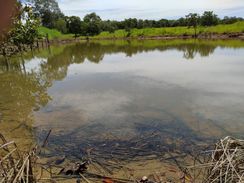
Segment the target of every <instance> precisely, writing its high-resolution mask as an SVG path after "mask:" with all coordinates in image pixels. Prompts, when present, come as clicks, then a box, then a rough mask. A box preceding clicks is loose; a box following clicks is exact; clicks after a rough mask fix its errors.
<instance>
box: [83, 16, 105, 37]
mask: <svg viewBox="0 0 244 183" xmlns="http://www.w3.org/2000/svg"><path fill="white" fill-rule="evenodd" d="M83 21H84V23H85V24H86V34H87V35H88V36H94V35H97V34H99V33H100V32H101V31H102V19H101V18H100V17H99V16H98V15H96V13H91V14H88V15H86V16H85V17H84V19H83Z"/></svg>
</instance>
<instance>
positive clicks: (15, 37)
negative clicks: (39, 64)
mask: <svg viewBox="0 0 244 183" xmlns="http://www.w3.org/2000/svg"><path fill="white" fill-rule="evenodd" d="M39 26H40V22H39V20H38V19H36V18H35V16H34V14H33V11H32V9H31V8H30V7H28V6H25V7H21V6H20V7H19V14H18V15H17V16H16V17H15V18H14V20H13V25H12V28H11V29H10V31H9V32H7V35H6V37H5V39H4V40H3V41H2V42H1V45H0V53H1V54H2V55H4V56H11V55H12V54H16V53H18V52H21V53H22V51H25V50H26V48H27V47H30V48H31V49H32V47H33V44H34V42H35V40H36V38H37V37H38V31H37V28H38V27H39Z"/></svg>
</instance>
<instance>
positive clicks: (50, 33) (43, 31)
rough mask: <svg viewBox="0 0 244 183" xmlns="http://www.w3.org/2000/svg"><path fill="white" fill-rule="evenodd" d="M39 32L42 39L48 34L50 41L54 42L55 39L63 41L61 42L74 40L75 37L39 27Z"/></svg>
mask: <svg viewBox="0 0 244 183" xmlns="http://www.w3.org/2000/svg"><path fill="white" fill-rule="evenodd" d="M38 32H39V34H40V36H41V37H45V36H46V34H48V37H49V39H50V40H53V39H61V40H63V39H72V38H73V37H74V35H73V34H62V33H61V32H59V31H58V30H56V29H49V28H46V27H39V28H38Z"/></svg>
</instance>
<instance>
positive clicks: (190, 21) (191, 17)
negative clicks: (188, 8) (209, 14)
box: [186, 13, 200, 37]
mask: <svg viewBox="0 0 244 183" xmlns="http://www.w3.org/2000/svg"><path fill="white" fill-rule="evenodd" d="M199 20H200V16H199V15H198V14H197V13H190V14H188V15H186V22H187V25H188V27H193V28H194V31H195V33H194V36H195V37H196V36H197V26H198V25H199Z"/></svg>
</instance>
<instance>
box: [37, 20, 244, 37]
mask: <svg viewBox="0 0 244 183" xmlns="http://www.w3.org/2000/svg"><path fill="white" fill-rule="evenodd" d="M38 31H39V33H40V34H41V35H42V36H45V35H46V34H48V35H49V39H51V40H52V39H61V40H63V39H72V38H73V37H74V35H73V34H62V33H61V32H59V31H57V30H54V29H48V28H45V27H40V28H39V29H38ZM197 33H198V34H228V33H244V21H242V22H237V23H234V24H229V25H217V26H211V27H198V28H197ZM191 35H194V29H193V28H188V27H166V28H144V29H131V30H130V31H125V30H116V31H115V32H114V33H109V32H101V33H100V34H99V35H97V36H93V37H91V38H95V39H104V38H126V37H131V38H137V37H166V36H169V37H170V36H191Z"/></svg>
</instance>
